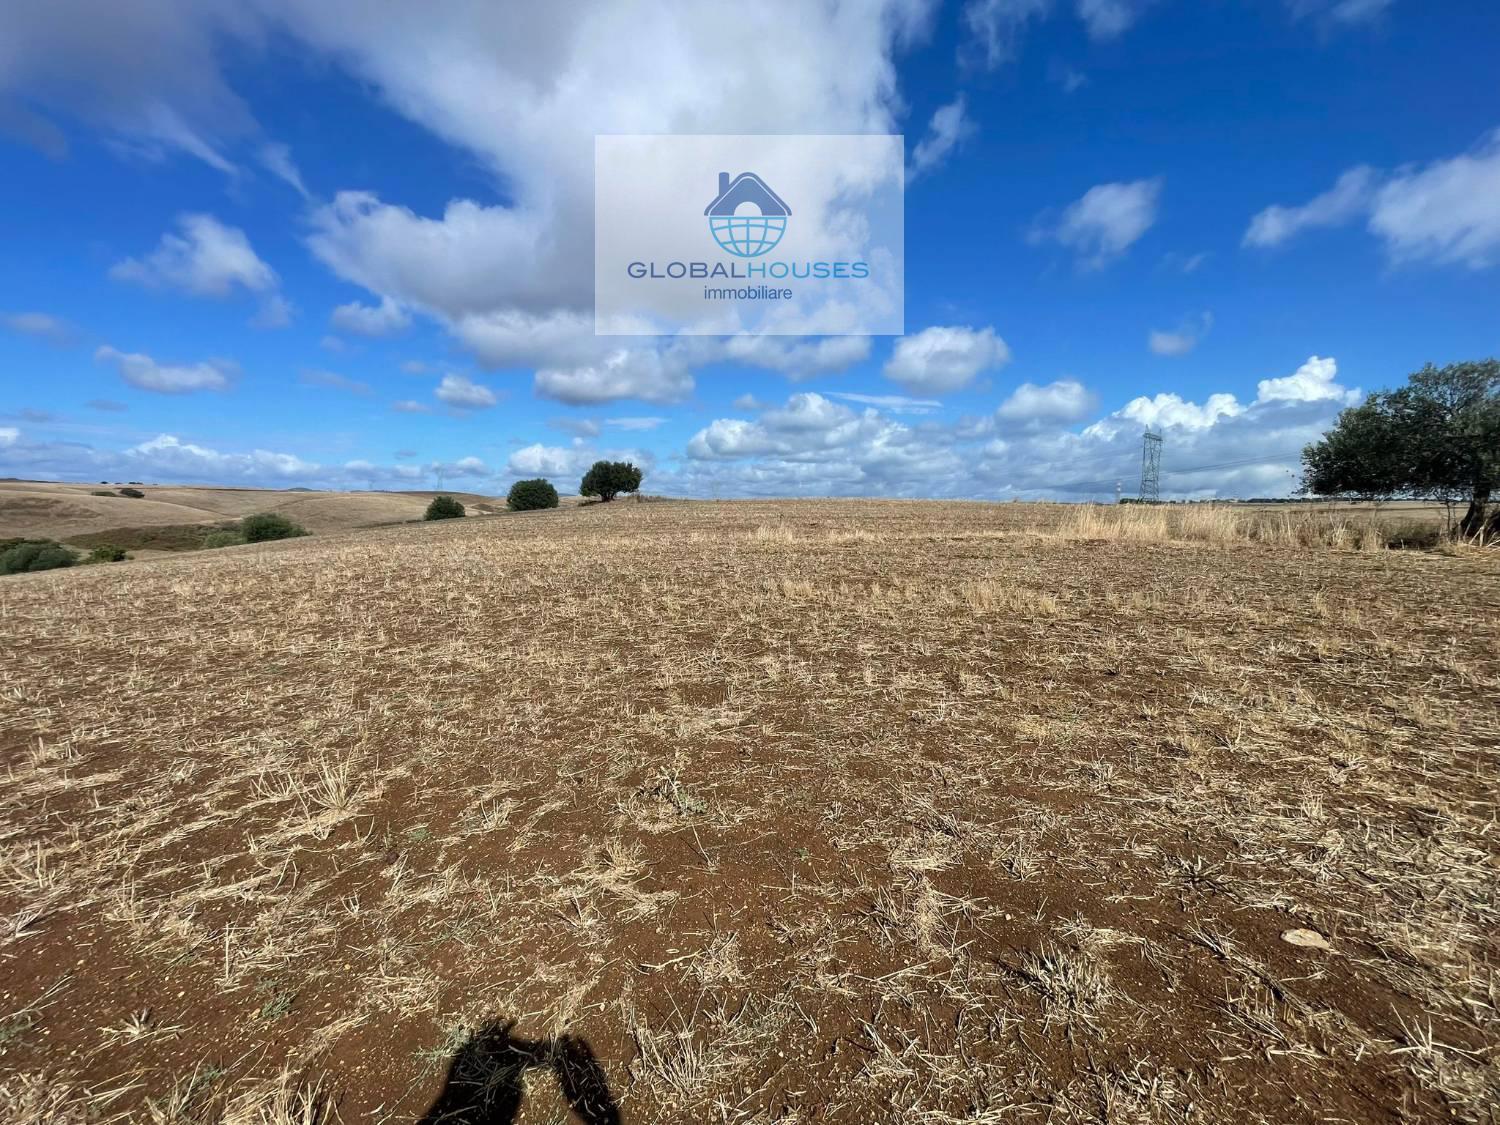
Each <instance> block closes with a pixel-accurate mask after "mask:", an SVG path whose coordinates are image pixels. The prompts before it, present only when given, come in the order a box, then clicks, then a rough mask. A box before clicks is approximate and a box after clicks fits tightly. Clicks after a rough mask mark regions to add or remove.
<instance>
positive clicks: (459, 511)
mask: <svg viewBox="0 0 1500 1125" xmlns="http://www.w3.org/2000/svg"><path fill="white" fill-rule="evenodd" d="M463 514H464V506H463V505H462V504H460V503H459V502H458V501H457V500H455V499H453V497H451V496H434V497H433V498H432V503H431V504H428V505H427V514H426V515H424V516H423V517H422V518H423V519H424V520H456V519H458V518H460V517H461V516H463Z"/></svg>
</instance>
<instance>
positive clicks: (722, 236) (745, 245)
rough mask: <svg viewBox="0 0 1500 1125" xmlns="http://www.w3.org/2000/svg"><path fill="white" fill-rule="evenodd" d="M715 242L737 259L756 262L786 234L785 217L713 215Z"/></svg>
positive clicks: (712, 226) (712, 224)
mask: <svg viewBox="0 0 1500 1125" xmlns="http://www.w3.org/2000/svg"><path fill="white" fill-rule="evenodd" d="M708 229H709V231H710V232H711V233H712V234H713V236H714V241H715V242H717V243H718V244H719V245H720V246H722V247H723V248H724V249H725V250H727V251H728V252H729V253H731V254H733V255H734V256H735V257H737V258H758V257H760V256H761V255H762V254H764V253H766V252H767V251H770V250H773V249H775V248H776V244H777V243H778V242H780V241H781V236H782V235H783V234H785V233H786V216H785V215H727V216H726V215H712V216H710V217H709V220H708Z"/></svg>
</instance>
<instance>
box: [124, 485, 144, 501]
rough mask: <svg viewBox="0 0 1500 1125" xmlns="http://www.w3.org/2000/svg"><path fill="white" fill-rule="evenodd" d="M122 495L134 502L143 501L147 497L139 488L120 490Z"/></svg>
mask: <svg viewBox="0 0 1500 1125" xmlns="http://www.w3.org/2000/svg"><path fill="white" fill-rule="evenodd" d="M120 495H121V496H128V497H130V498H131V499H132V500H142V499H144V498H145V496H146V494H145V493H144V492H142V491H141V490H140V489H139V488H122V489H120Z"/></svg>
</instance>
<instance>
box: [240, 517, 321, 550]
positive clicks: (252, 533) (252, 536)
mask: <svg viewBox="0 0 1500 1125" xmlns="http://www.w3.org/2000/svg"><path fill="white" fill-rule="evenodd" d="M306 534H307V528H305V527H303V526H302V525H301V524H300V523H293V522H292V521H291V520H289V519H287V518H286V517H285V516H278V515H277V514H276V513H275V512H260V513H257V514H256V515H253V516H246V517H245V518H244V519H242V520H240V535H242V536H243V537H244V540H245V542H246V543H269V542H270V541H271V540H273V539H296V538H297V537H298V536H301V535H306Z"/></svg>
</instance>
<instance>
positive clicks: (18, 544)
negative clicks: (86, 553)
mask: <svg viewBox="0 0 1500 1125" xmlns="http://www.w3.org/2000/svg"><path fill="white" fill-rule="evenodd" d="M0 547H3V548H4V550H3V551H0V574H30V573H33V572H35V571H38V570H57V569H59V568H61V567H65V566H72V565H73V564H74V563H76V562H77V561H78V556H77V555H76V554H74V553H73V552H72V551H70V550H68V548H66V547H64V546H63V545H62V544H61V543H56V542H54V541H52V540H51V539H6V540H3V541H0Z"/></svg>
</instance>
